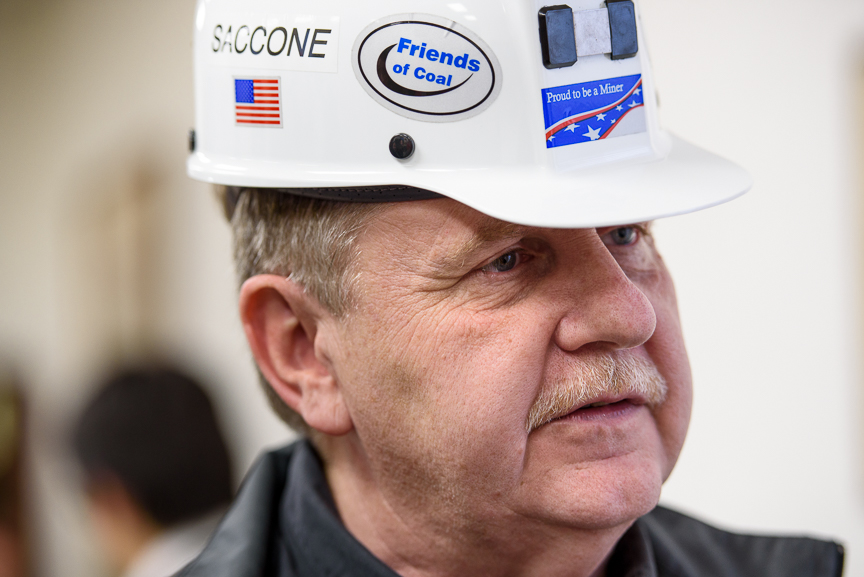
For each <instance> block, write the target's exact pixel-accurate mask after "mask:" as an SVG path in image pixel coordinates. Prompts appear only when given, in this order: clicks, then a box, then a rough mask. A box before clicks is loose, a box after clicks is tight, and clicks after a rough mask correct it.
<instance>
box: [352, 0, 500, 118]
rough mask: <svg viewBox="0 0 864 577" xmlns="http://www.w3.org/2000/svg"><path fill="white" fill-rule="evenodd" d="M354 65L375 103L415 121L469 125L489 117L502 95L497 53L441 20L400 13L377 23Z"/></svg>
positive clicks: (358, 46) (364, 35) (360, 43)
mask: <svg viewBox="0 0 864 577" xmlns="http://www.w3.org/2000/svg"><path fill="white" fill-rule="evenodd" d="M352 61H353V65H354V73H355V74H356V75H357V79H358V80H359V81H360V84H361V85H362V86H363V88H364V89H365V90H366V92H367V93H369V95H370V96H371V97H372V98H374V99H375V100H376V101H377V102H378V103H379V104H381V105H382V106H384V107H385V108H388V109H390V110H392V111H393V112H396V113H398V114H401V115H402V116H405V117H408V118H412V119H414V120H424V121H427V122H449V121H453V120H463V119H465V118H469V117H471V116H474V115H476V114H480V113H481V112H483V111H484V110H485V109H486V108H488V107H489V106H490V105H491V104H492V102H493V101H494V100H495V98H496V97H497V96H498V93H499V92H500V91H501V80H502V78H501V67H500V65H499V64H498V60H497V59H496V58H495V55H494V54H493V53H492V50H491V49H490V48H489V47H488V46H487V45H486V43H484V42H483V40H481V39H480V37H478V36H477V35H475V34H474V33H473V32H471V31H470V30H468V29H467V28H465V27H463V26H461V25H459V24H457V23H456V22H453V21H452V20H448V19H446V18H442V17H438V16H432V15H425V14H399V15H395V16H390V17H388V18H385V19H383V20H379V21H378V22H375V23H374V24H372V25H370V26H368V27H367V28H366V29H365V30H363V32H361V33H360V35H359V36H358V37H357V41H356V42H355V43H354V49H353V51H352Z"/></svg>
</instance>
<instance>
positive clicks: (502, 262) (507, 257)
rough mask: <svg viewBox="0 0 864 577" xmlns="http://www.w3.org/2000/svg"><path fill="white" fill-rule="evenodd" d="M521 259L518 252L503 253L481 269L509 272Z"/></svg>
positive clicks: (484, 270)
mask: <svg viewBox="0 0 864 577" xmlns="http://www.w3.org/2000/svg"><path fill="white" fill-rule="evenodd" d="M520 260H521V259H520V257H519V253H518V252H516V251H513V252H508V253H507V254H502V255H501V256H499V257H498V258H496V259H495V260H493V261H492V262H490V263H489V264H487V265H486V266H484V267H483V268H482V269H480V270H482V271H483V272H507V271H509V270H512V269H513V267H515V266H516V265H517V264H519V262H520Z"/></svg>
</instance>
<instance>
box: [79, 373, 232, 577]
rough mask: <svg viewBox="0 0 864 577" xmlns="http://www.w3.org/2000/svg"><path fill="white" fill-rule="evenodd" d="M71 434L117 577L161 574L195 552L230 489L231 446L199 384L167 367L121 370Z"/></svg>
mask: <svg viewBox="0 0 864 577" xmlns="http://www.w3.org/2000/svg"><path fill="white" fill-rule="evenodd" d="M72 437H73V444H74V449H75V454H76V456H77V458H78V461H79V463H80V464H81V467H82V469H83V471H84V477H85V491H86V495H87V504H88V507H89V510H90V516H91V518H92V520H93V527H94V529H95V531H96V536H97V538H98V541H99V544H100V545H101V548H102V551H103V553H104V557H105V559H106V561H107V565H108V566H109V567H110V568H111V569H112V570H114V572H115V574H121V575H123V576H124V577H164V576H165V575H170V574H172V573H174V572H176V571H177V570H179V569H181V568H182V567H183V566H184V565H186V564H187V563H188V562H189V561H190V560H192V559H193V558H194V557H195V556H196V555H197V554H198V553H200V552H201V550H202V549H203V548H204V544H205V543H206V542H207V538H208V537H209V535H210V533H211V532H212V531H213V528H214V527H215V526H216V523H217V522H218V520H219V518H220V517H221V515H222V513H224V511H225V508H226V506H227V504H228V503H229V502H230V500H231V496H232V492H233V491H232V487H231V467H230V460H229V458H228V451H227V449H226V447H225V442H224V440H223V437H222V433H221V432H220V430H219V426H218V423H217V422H216V416H215V414H214V413H213V407H212V405H211V403H210V399H209V398H208V397H207V394H206V393H205V392H204V390H203V389H202V388H201V387H200V385H198V384H197V383H196V382H195V381H194V380H192V379H191V378H189V377H187V376H186V375H184V374H182V373H179V372H177V371H174V370H169V369H157V368H149V369H135V370H125V371H122V372H119V373H117V374H115V375H114V376H112V377H111V378H110V379H108V380H107V381H106V382H105V383H104V384H103V385H102V386H101V387H100V388H99V390H98V392H97V393H96V395H95V396H94V397H93V399H92V400H91V401H90V402H89V403H88V405H87V407H86V408H85V409H84V411H83V412H82V414H81V416H80V418H79V419H78V422H77V423H76V425H75V429H74V432H73V435H72Z"/></svg>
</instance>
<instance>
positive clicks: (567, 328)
mask: <svg viewBox="0 0 864 577" xmlns="http://www.w3.org/2000/svg"><path fill="white" fill-rule="evenodd" d="M566 262H567V264H566V265H564V266H562V269H561V270H560V271H559V272H560V274H559V275H558V278H557V282H559V283H560V284H561V286H560V295H561V296H562V297H563V299H564V300H563V302H564V303H565V304H566V308H565V309H564V310H563V311H562V315H561V318H560V320H559V321H558V325H557V326H556V328H555V334H554V340H555V343H556V344H557V345H558V346H559V347H560V348H561V349H563V350H565V351H575V350H577V349H579V348H580V347H583V346H585V345H588V344H598V345H603V346H606V347H609V348H612V349H629V348H633V347H638V346H639V345H641V344H643V343H644V342H645V341H647V340H648V339H649V338H651V335H653V334H654V329H655V328H656V326H657V317H656V315H655V313H654V306H653V305H652V304H651V301H650V300H648V297H647V296H646V295H645V293H643V292H642V290H640V288H639V287H638V286H637V285H636V284H634V283H633V281H631V280H630V279H629V278H628V277H627V275H626V274H625V273H624V271H623V270H622V269H621V267H620V266H619V264H618V262H617V261H616V260H615V258H614V257H613V256H612V254H611V253H610V252H609V250H608V249H607V248H606V245H604V244H603V241H602V240H601V239H600V238H599V236H596V235H595V236H594V238H593V239H592V241H591V242H590V243H589V245H588V246H584V245H583V246H582V247H581V250H579V251H578V255H571V256H569V257H568V258H567V259H566Z"/></svg>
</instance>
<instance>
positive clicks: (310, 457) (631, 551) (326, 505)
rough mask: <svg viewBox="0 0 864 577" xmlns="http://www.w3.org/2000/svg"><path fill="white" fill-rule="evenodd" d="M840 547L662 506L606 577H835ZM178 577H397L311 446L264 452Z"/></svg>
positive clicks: (630, 538)
mask: <svg viewBox="0 0 864 577" xmlns="http://www.w3.org/2000/svg"><path fill="white" fill-rule="evenodd" d="M842 571H843V548H842V547H841V546H840V545H838V544H836V543H833V542H830V541H818V540H815V539H810V538H806V537H767V536H753V535H739V534H735V533H729V532H726V531H722V530H720V529H717V528H714V527H711V526H710V525H706V524H705V523H702V522H700V521H697V520H695V519H692V518H690V517H687V516H685V515H682V514H680V513H676V512H674V511H670V510H669V509H665V508H662V507H657V508H656V509H655V510H654V511H652V512H651V513H649V514H648V515H646V516H644V517H642V518H640V519H638V520H637V521H636V522H635V523H634V524H633V526H632V527H631V528H630V529H629V530H628V531H627V532H626V533H625V534H624V536H623V537H622V538H621V540H620V541H619V542H618V545H617V546H616V548H615V551H614V552H613V553H612V557H611V558H610V561H609V565H608V568H607V577H709V576H710V577H793V576H794V577H839V576H840V575H841V573H842ZM177 575H178V577H349V576H352V577H357V576H362V577H398V575H397V574H396V573H395V572H394V571H393V570H392V569H390V568H389V567H387V566H386V565H385V564H384V563H382V562H381V561H379V560H378V558H377V557H375V556H374V555H372V553H370V552H369V551H368V550H367V549H366V548H365V547H364V546H363V545H362V544H361V543H360V542H359V541H357V540H356V539H355V538H354V536H353V535H351V534H350V533H349V532H348V531H347V529H345V526H344V525H343V524H342V522H341V521H340V519H339V514H338V512H337V511H336V506H335V504H334V503H333V496H332V495H331V493H330V488H329V487H328V486H327V481H326V479H325V478H324V472H323V469H322V467H321V462H320V460H319V459H318V456H317V454H316V453H315V450H314V449H313V448H312V446H311V445H310V444H309V443H308V441H299V442H297V443H295V444H293V445H291V446H289V447H285V448H283V449H280V450H278V451H273V452H271V453H267V454H265V455H264V456H263V457H262V458H261V459H260V460H259V461H258V463H257V464H256V465H255V467H254V468H253V469H252V471H251V472H250V473H249V475H248V476H247V477H246V480H245V481H244V482H243V487H242V488H241V489H240V492H239V494H238V495H237V499H236V500H235V502H234V504H233V505H232V507H231V509H230V510H229V512H228V513H227V514H226V515H225V518H224V519H223V520H222V522H221V523H220V525H219V528H218V529H217V530H216V532H215V533H214V534H213V537H212V538H211V540H210V543H209V544H208V545H207V547H206V548H205V549H204V552H203V553H201V555H200V556H199V557H198V558H197V559H195V560H194V561H193V562H192V563H190V564H189V565H188V566H187V567H186V568H184V569H183V570H182V571H180V573H178V574H177Z"/></svg>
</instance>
